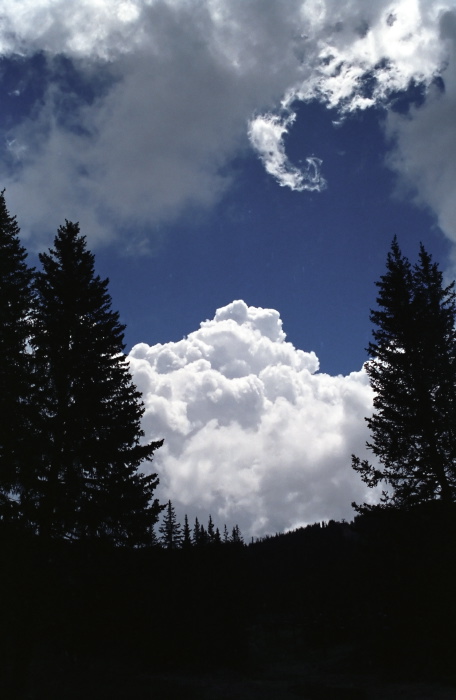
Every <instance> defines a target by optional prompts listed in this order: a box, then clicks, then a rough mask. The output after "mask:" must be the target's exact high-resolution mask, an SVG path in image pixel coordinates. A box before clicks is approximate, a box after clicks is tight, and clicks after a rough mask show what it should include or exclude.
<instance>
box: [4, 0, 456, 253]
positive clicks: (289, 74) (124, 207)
mask: <svg viewBox="0 0 456 700" xmlns="http://www.w3.org/2000/svg"><path fill="white" fill-rule="evenodd" d="M454 12H456V2H455V0H438V1H437V0H433V1H430V0H378V1H377V2H369V3H367V2H365V0H350V1H348V2H344V3H341V2H340V1H339V0H305V1H304V0H289V1H288V2H286V3H284V2H282V0H271V1H270V2H268V3H265V2H264V0H232V1H231V2H229V3H228V2H225V1H224V0H198V1H196V0H195V2H188V1H186V0H117V2H113V1H112V0H96V1H95V0H81V1H80V2H78V3H77V4H75V3H69V2H67V1H66V0H52V2H51V0H24V1H23V2H21V3H18V2H16V1H15V0H5V1H4V3H3V6H2V22H1V25H0V55H2V56H3V57H7V58H8V57H9V58H11V57H13V56H15V57H16V60H18V61H21V62H22V77H21V85H17V86H13V87H12V89H11V90H10V92H9V95H10V96H13V95H14V94H15V95H16V98H17V99H19V98H21V99H22V98H23V99H24V100H25V99H26V98H27V94H29V95H32V93H33V94H34V98H33V99H32V97H29V100H30V101H31V104H29V107H28V109H27V110H26V113H24V114H23V116H22V118H21V119H20V121H19V122H16V123H12V124H10V125H9V127H8V128H7V129H6V131H5V133H4V142H3V144H4V145H3V158H2V161H1V165H0V174H1V179H2V182H3V183H4V184H5V185H6V186H7V189H8V201H9V203H10V206H11V208H12V210H14V211H20V212H21V224H22V228H23V230H24V231H25V232H29V233H30V232H33V233H34V235H38V234H39V232H40V230H42V229H46V230H49V227H50V228H51V230H53V229H54V228H55V226H57V225H58V224H60V223H61V221H62V220H63V218H65V217H67V218H70V219H78V220H80V221H81V224H82V226H83V228H84V230H90V231H91V236H92V240H93V241H94V240H95V239H96V238H98V239H99V240H101V239H104V238H105V239H109V240H111V239H112V237H113V236H116V235H117V236H121V235H122V231H123V230H125V228H126V227H127V226H128V227H129V228H130V230H131V227H132V224H133V226H134V227H135V228H136V229H137V230H138V231H139V232H141V231H143V230H146V229H148V230H149V231H150V230H152V229H153V227H154V226H155V225H159V224H160V223H161V222H168V221H170V220H173V219H176V218H178V217H179V216H180V215H182V213H183V212H184V211H186V210H187V209H188V208H189V207H197V208H201V207H202V208H206V207H211V206H212V205H214V204H215V203H216V202H217V201H219V199H220V198H221V197H222V196H223V193H224V192H225V191H226V190H227V188H228V187H229V186H230V183H231V179H230V169H229V164H230V162H231V161H232V159H233V158H234V156H236V155H237V154H239V153H240V152H242V151H243V150H246V149H248V148H254V149H255V150H256V151H257V152H258V155H259V156H260V158H261V160H262V161H263V163H264V166H265V168H266V170H267V172H268V173H270V174H271V175H272V176H273V177H274V178H275V179H276V180H277V181H278V182H279V184H281V185H283V186H288V187H291V188H292V189H294V190H298V191H302V190H306V189H310V190H315V189H321V188H322V187H323V186H324V163H323V165H322V167H323V170H322V169H321V163H320V161H319V160H318V153H316V154H315V155H314V154H309V153H305V152H303V153H302V157H301V158H300V161H301V162H302V163H303V164H304V166H301V165H300V164H294V163H292V162H290V160H289V158H288V156H287V153H286V147H285V140H284V137H285V136H286V134H287V133H288V132H289V130H290V129H291V128H292V127H293V119H294V115H295V111H294V105H296V104H297V102H299V101H303V100H304V101H306V100H311V99H318V100H320V101H322V102H324V103H325V104H327V105H328V106H331V107H337V108H339V109H340V110H341V112H350V111H353V110H357V109H366V108H368V107H371V106H373V105H378V104H385V105H386V104H387V102H388V99H389V97H390V96H391V94H393V93H394V92H395V91H397V90H402V89H404V88H406V87H407V86H408V85H409V83H410V81H416V82H421V83H423V85H424V86H425V87H426V88H427V89H428V92H427V95H426V99H425V101H424V104H423V105H422V106H421V107H420V108H417V109H416V110H412V111H411V112H410V114H408V115H407V116H405V117H399V116H397V115H392V116H391V118H390V120H389V133H390V134H392V135H394V144H395V145H394V150H393V155H392V158H391V161H390V162H391V165H392V167H394V168H395V170H396V171H397V173H398V175H399V176H400V178H401V179H402V180H403V181H407V183H408V186H409V187H411V188H413V189H414V190H415V191H416V192H417V194H418V196H419V198H420V199H421V200H422V201H423V202H425V203H426V204H427V205H429V206H430V207H431V208H432V209H433V210H434V211H435V212H436V214H437V216H438V217H439V222H440V225H441V226H442V227H443V229H444V231H445V232H446V233H447V234H448V235H450V236H454V230H455V228H456V223H455V221H456V219H455V216H456V215H455V212H454V209H453V207H454V205H453V204H452V202H451V199H450V196H449V194H448V193H449V192H450V191H451V185H452V183H453V182H454V177H453V170H452V168H453V166H452V162H453V161H454V160H455V159H454V158H453V153H454V144H453V142H454V138H455V137H454V120H453V119H452V109H453V105H454V101H455V99H456V95H455V80H454V71H455V68H454ZM34 55H35V56H36V55H40V56H41V57H42V58H43V60H44V63H45V69H43V71H42V73H41V76H40V81H41V83H40V84H39V85H38V86H37V85H36V84H35V85H34V90H35V92H33V91H30V90H28V91H27V71H31V68H30V65H31V63H30V61H31V57H32V56H34ZM62 56H64V57H66V59H68V60H67V62H66V63H65V62H64V61H62ZM438 74H441V76H442V79H443V80H444V83H445V91H444V92H443V93H441V94H440V95H435V94H434V92H433V90H432V87H429V86H430V85H431V84H432V81H433V79H434V78H435V76H436V75H438ZM24 86H25V87H24ZM38 88H39V89H38ZM434 120H440V121H439V137H438V143H437V144H436V147H435V148H434V149H432V148H431V146H430V144H431V141H432V139H433V138H434V126H435V121H434ZM448 148H450V150H448ZM451 149H453V150H451ZM423 168H424V170H423ZM52 222H54V224H55V226H52V225H51V223H52ZM139 235H141V234H139ZM136 243H138V245H139V244H140V243H141V241H137V242H136Z"/></svg>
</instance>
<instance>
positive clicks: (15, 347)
mask: <svg viewBox="0 0 456 700" xmlns="http://www.w3.org/2000/svg"><path fill="white" fill-rule="evenodd" d="M26 257H27V256H26V251H25V249H24V247H23V246H22V245H21V243H20V240H19V226H18V224H17V221H16V217H13V216H10V214H9V212H8V210H7V208H6V203H5V196H4V192H1V193H0V416H1V418H0V518H1V519H3V520H11V519H13V520H14V519H16V518H18V517H19V516H20V512H21V506H23V504H24V502H25V500H26V495H25V490H26V482H27V478H26V473H24V466H25V463H26V462H28V461H29V459H30V456H31V453H32V451H33V449H34V440H33V436H32V425H31V419H32V413H33V411H34V401H33V392H32V384H33V381H32V367H31V355H30V353H29V352H28V349H27V340H28V338H29V335H30V310H31V304H32V286H31V285H32V278H33V272H32V270H30V269H29V268H28V267H27V264H26Z"/></svg>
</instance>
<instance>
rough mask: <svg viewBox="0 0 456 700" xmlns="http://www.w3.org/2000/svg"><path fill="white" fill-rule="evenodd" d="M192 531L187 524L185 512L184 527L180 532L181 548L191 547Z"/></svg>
mask: <svg viewBox="0 0 456 700" xmlns="http://www.w3.org/2000/svg"><path fill="white" fill-rule="evenodd" d="M192 545H193V543H192V531H191V528H190V526H189V524H188V517H187V514H185V518H184V529H183V533H182V548H183V549H189V548H190V547H192Z"/></svg>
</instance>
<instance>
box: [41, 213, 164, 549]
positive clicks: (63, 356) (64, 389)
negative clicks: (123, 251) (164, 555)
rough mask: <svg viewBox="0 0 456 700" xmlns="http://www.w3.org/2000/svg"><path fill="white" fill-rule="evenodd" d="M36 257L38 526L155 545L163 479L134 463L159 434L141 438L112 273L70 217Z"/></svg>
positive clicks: (146, 455)
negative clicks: (107, 276)
mask: <svg viewBox="0 0 456 700" xmlns="http://www.w3.org/2000/svg"><path fill="white" fill-rule="evenodd" d="M40 261H41V263H42V267H43V270H42V271H41V272H38V273H37V274H36V297H37V299H36V308H35V311H34V315H33V335H32V339H31V345H32V348H33V351H34V357H35V363H36V370H37V372H38V373H39V376H40V385H39V387H38V390H39V404H40V409H41V426H40V435H41V442H40V444H39V451H40V459H41V466H40V472H41V473H40V480H39V502H38V507H37V513H36V518H37V527H38V530H39V532H40V533H41V534H43V535H46V536H50V537H57V538H66V539H94V538H95V539H104V540H106V541H108V542H110V543H112V544H114V545H129V546H140V545H148V544H151V543H153V540H154V534H153V528H154V524H155V523H156V522H157V519H158V515H159V512H160V510H161V506H159V504H158V501H157V500H156V499H155V500H154V499H153V493H154V490H155V488H156V486H157V484H158V479H157V476H156V474H149V475H147V476H146V475H144V474H142V473H140V472H138V467H139V465H140V464H141V463H142V462H143V461H144V460H150V459H151V458H152V455H153V453H154V451H155V450H156V449H157V448H159V447H160V446H161V444H162V441H157V442H151V443H149V444H141V438H142V437H143V432H142V430H141V427H140V421H141V417H142V415H143V412H144V407H143V404H142V402H141V394H140V392H139V391H138V390H137V389H136V387H135V386H134V384H133V383H132V379H131V375H130V373H129V368H128V362H127V359H126V357H125V355H124V354H123V350H124V347H125V346H124V343H123V331H124V328H125V327H124V326H123V325H121V324H120V323H119V315H118V313H117V312H114V311H112V309H111V298H110V296H109V294H108V291H107V288H108V280H101V279H100V277H99V276H96V275H95V272H94V256H93V254H92V253H90V252H89V251H88V250H87V249H86V239H85V237H84V236H82V235H80V232H79V226H78V224H75V223H71V222H68V221H67V222H66V224H65V226H61V227H60V228H59V230H58V233H57V236H56V238H55V241H54V248H53V249H51V250H50V251H49V252H48V253H45V254H41V255H40Z"/></svg>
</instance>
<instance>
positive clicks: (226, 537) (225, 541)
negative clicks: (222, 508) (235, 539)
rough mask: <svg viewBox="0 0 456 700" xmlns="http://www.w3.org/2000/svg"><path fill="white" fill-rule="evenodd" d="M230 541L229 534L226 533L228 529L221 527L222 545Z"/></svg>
mask: <svg viewBox="0 0 456 700" xmlns="http://www.w3.org/2000/svg"><path fill="white" fill-rule="evenodd" d="M229 541H230V533H229V532H228V528H227V526H226V523H225V525H224V526H223V544H227V543H228V542H229Z"/></svg>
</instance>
